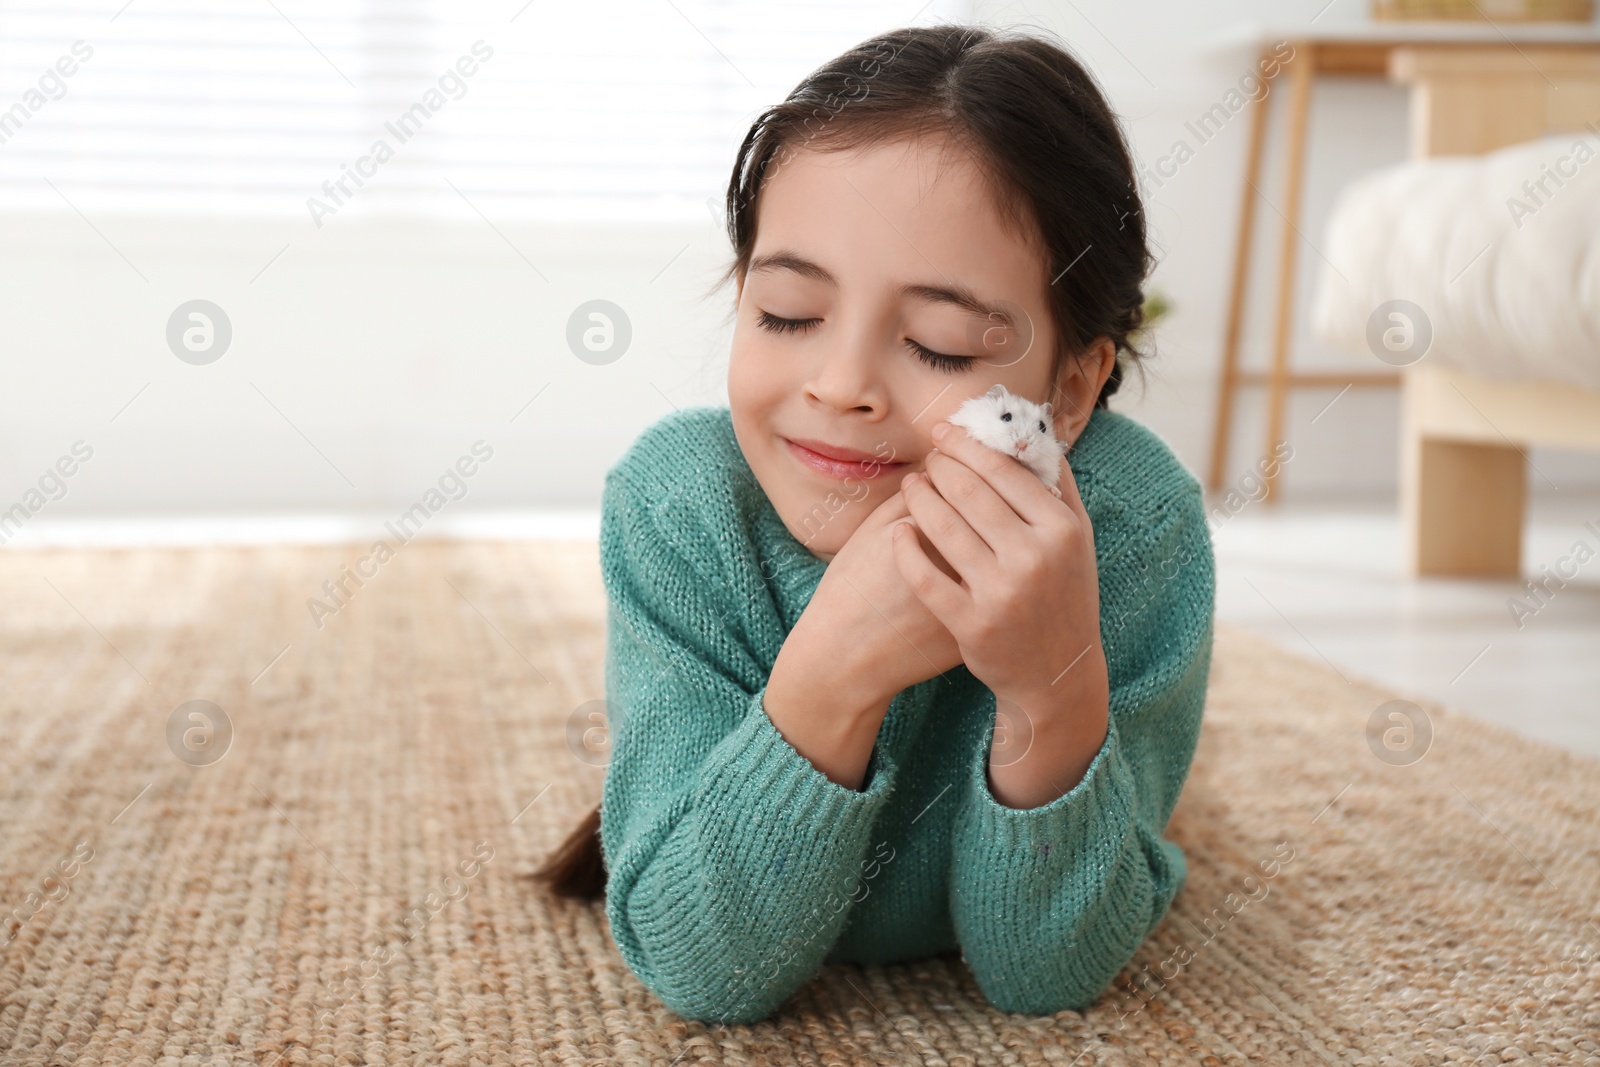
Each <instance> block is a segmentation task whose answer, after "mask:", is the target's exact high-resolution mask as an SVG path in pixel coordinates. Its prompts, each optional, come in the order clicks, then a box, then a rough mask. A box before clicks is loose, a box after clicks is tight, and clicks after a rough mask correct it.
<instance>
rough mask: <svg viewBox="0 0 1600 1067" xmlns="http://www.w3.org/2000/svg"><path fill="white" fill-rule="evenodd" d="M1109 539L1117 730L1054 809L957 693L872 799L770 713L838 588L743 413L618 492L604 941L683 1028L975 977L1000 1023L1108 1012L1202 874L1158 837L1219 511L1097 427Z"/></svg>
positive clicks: (1097, 535)
mask: <svg viewBox="0 0 1600 1067" xmlns="http://www.w3.org/2000/svg"><path fill="white" fill-rule="evenodd" d="M1067 458H1068V461H1069V463H1070V464H1071V466H1072V471H1073V475H1074V477H1075V479H1076V480H1077V485H1078V492H1079V493H1080V494H1081V496H1082V499H1083V503H1084V507H1085V509H1086V510H1087V511H1088V514H1089V518H1090V520H1091V522H1092V523H1093V526H1094V544H1095V556H1096V562H1097V564H1098V567H1099V578H1100V628H1101V639H1102V645H1103V647H1104V650H1105V656H1106V664H1107V667H1108V668H1109V672H1110V682H1111V706H1110V725H1109V728H1108V730H1107V732H1106V739H1105V743H1104V745H1103V746H1102V747H1101V749H1100V751H1099V752H1098V754H1096V756H1095V757H1094V761H1093V762H1092V763H1091V764H1090V765H1089V769H1088V771H1087V773H1086V774H1085V775H1084V778H1083V780H1082V781H1081V782H1079V783H1078V785H1077V786H1075V787H1074V788H1073V789H1072V790H1071V791H1070V792H1068V793H1066V794H1065V795H1063V796H1061V797H1059V798H1058V799H1056V800H1054V801H1052V802H1050V803H1048V804H1045V805H1043V806H1041V807H1037V808H1031V809H1024V810H1019V809H1013V808H1008V807H1005V806H1003V805H1002V804H1000V803H999V802H998V801H996V800H995V799H994V797H993V796H992V795H991V794H990V792H989V788H988V781H987V776H986V761H987V756H988V750H989V740H990V735H991V733H992V731H993V727H994V714H995V708H994V695H993V694H992V693H991V692H990V691H989V690H988V688H987V687H985V686H984V685H983V684H982V683H981V682H979V681H978V680H977V679H976V678H974V677H973V676H972V674H971V672H969V671H968V670H967V668H966V666H965V665H960V666H957V667H955V668H953V669H952V670H950V671H947V672H946V673H945V674H943V675H941V676H939V677H937V678H930V679H928V680H927V681H925V682H921V683H918V684H917V685H914V686H912V687H910V688H908V689H905V690H903V691H901V692H900V693H899V694H898V695H897V696H896V697H895V698H894V700H893V702H892V703H891V704H890V706H889V710H888V714H887V715H886V717H885V719H884V722H883V726H882V728H881V730H880V731H879V734H878V738H877V742H876V744H875V746H874V748H873V751H872V755H871V758H870V761H869V763H868V766H867V777H866V780H865V781H864V782H863V785H862V788H861V789H860V790H853V789H848V788H845V787H843V786H840V785H838V784H836V783H834V782H832V781H830V780H829V779H828V778H827V777H826V776H824V775H823V774H822V773H821V772H820V771H818V770H817V769H816V768H815V767H813V766H812V764H811V763H810V761H808V760H807V759H806V758H805V757H804V756H802V755H801V754H800V753H799V752H797V751H796V750H795V749H794V748H793V747H792V746H791V745H790V744H789V743H788V742H787V741H786V740H784V738H783V735H781V734H780V733H778V731H777V729H776V728H775V727H774V726H773V725H772V720H770V719H769V718H767V715H766V712H765V711H764V710H763V707H762V702H761V701H762V696H763V694H764V693H765V691H766V684H767V679H768V676H769V674H770V672H771V670H772V665H773V663H774V662H775V661H776V659H777V656H778V650H779V649H780V648H781V647H782V645H783V642H784V639H785V637H786V636H787V635H788V633H789V631H790V629H791V628H792V627H793V626H794V623H795V621H796V620H797V619H798V618H799V616H800V613H801V611H802V610H803V609H804V608H805V606H806V603H807V602H808V601H809V600H810V598H811V595H812V593H813V592H814V591H815V590H816V587H817V583H818V582H819V581H820V580H821V578H822V572H823V570H824V569H825V568H826V567H827V564H826V563H824V562H822V561H820V560H818V559H816V558H815V557H814V556H812V555H811V553H810V552H808V551H807V550H806V548H805V547H804V546H803V545H802V544H801V543H800V542H799V541H797V540H796V539H795V538H794V536H793V535H792V534H791V533H789V531H788V529H787V528H786V527H785V526H784V524H783V521H782V519H780V518H779V516H778V514H777V512H776V510H775V509H774V508H773V507H772V504H771V502H770V501H769V500H768V499H767V496H766V494H765V493H764V492H763V491H762V490H761V487H760V484H759V483H758V482H757V481H756V479H755V476H754V474H753V473H752V472H751V470H750V467H749V465H748V464H747V463H746V462H745V459H744V456H743V453H742V452H740V450H739V446H738V442H737V440H736V439H735V437H734V434H733V424H732V419H731V414H730V412H729V410H728V409H727V408H718V407H699V408H688V409H683V410H679V411H676V412H673V413H672V414H669V415H667V416H665V417H664V418H662V419H660V420H659V421H657V422H656V423H654V424H653V425H651V426H650V427H648V428H647V429H646V430H645V432H644V433H643V434H641V435H640V436H639V437H638V439H637V440H636V441H635V442H634V444H633V445H632V446H631V447H630V448H629V449H628V451H627V452H626V454H624V455H623V457H622V458H621V459H620V460H619V461H618V462H617V463H616V464H615V465H614V466H613V467H612V468H611V469H610V471H608V473H607V475H606V481H605V489H604V493H603V499H602V513H601V526H600V565H601V572H602V576H603V579H604V583H605V587H606V591H607V594H608V597H609V605H608V615H607V620H608V626H607V636H606V661H605V680H606V700H607V705H608V709H609V717H610V729H611V745H612V748H611V753H612V758H611V763H610V765H609V766H608V768H607V770H606V779H605V787H604V794H603V798H602V802H601V831H600V832H601V841H602V847H603V852H604V856H605V863H606V868H607V871H608V884H607V888H606V916H607V919H608V920H609V923H610V927H611V933H612V937H613V938H614V939H615V941H616V944H617V948H618V950H619V951H620V952H621V954H622V958H623V960H624V961H625V962H626V963H627V965H628V967H629V968H630V969H631V970H632V971H633V973H634V974H635V975H637V976H638V978H639V979H640V981H642V982H643V983H644V984H645V985H646V986H648V987H649V988H650V989H651V990H653V991H654V992H655V993H656V995H657V996H659V997H660V998H661V1000H662V1001H663V1002H664V1003H665V1004H666V1005H667V1006H668V1007H669V1008H671V1009H672V1010H674V1011H675V1012H677V1013H678V1014H680V1015H682V1016H684V1017H687V1018H692V1019H698V1020H702V1021H705V1022H709V1023H718V1022H727V1023H733V1022H750V1021H754V1020H757V1019H761V1018H764V1017H766V1016H768V1015H770V1014H772V1013H773V1012H774V1011H775V1010H776V1009H777V1008H778V1006H779V1005H780V1004H782V1002H783V1001H784V1000H785V999H786V998H787V997H788V996H789V995H790V994H791V993H792V992H794V990H795V989H797V988H798V987H799V986H800V985H801V984H802V983H803V982H804V981H806V979H808V978H809V977H811V976H812V975H814V974H815V973H816V972H817V970H818V969H819V967H820V966H821V965H822V964H823V963H825V962H835V961H855V962H861V963H883V962H891V961H896V960H908V959H916V958H918V957H924V956H929V955H933V954H938V953H945V952H954V951H957V950H959V951H960V953H961V955H962V956H963V957H964V958H965V960H966V963H967V966H968V967H969V968H970V969H971V971H972V974H973V976H974V977H975V979H976V981H977V983H978V986H979V988H980V989H981V990H982V991H983V994H984V995H985V996H986V997H987V998H988V1000H989V1002H990V1003H991V1004H993V1005H995V1006H996V1007H998V1008H1000V1009H1002V1010H1004V1011H1008V1012H1025V1013H1033V1014H1047V1013H1053V1012H1057V1011H1061V1010H1063V1009H1079V1008H1083V1007H1085V1006H1087V1005H1088V1004H1090V1003H1091V1002H1093V1001H1094V1000H1095V999H1096V997H1097V996H1098V995H1099V994H1100V993H1101V992H1102V991H1103V990H1104V989H1105V988H1106V987H1107V985H1108V984H1109V983H1110V981H1111V979H1112V978H1114V977H1115V976H1116V974H1117V972H1118V971H1119V970H1121V968H1122V967H1123V966H1124V964H1126V963H1127V962H1128V960H1129V959H1130V958H1131V957H1132V955H1133V953H1134V950H1135V949H1136V948H1137V947H1138V946H1139V944H1140V942H1141V941H1143V940H1144V938H1145V937H1146V936H1147V935H1148V934H1149V933H1150V931H1151V930H1152V929H1153V928H1154V927H1155V925H1156V924H1157V923H1158V922H1159V921H1160V920H1161V918H1162V916H1163V915H1164V914H1165V913H1166V910H1167V907H1168V906H1169V904H1170V903H1171V902H1172V898H1173V896H1174V894H1176V893H1177V891H1178V888H1179V887H1180V886H1181V885H1182V884H1183V881H1184V877H1185V874H1186V870H1187V868H1186V866H1185V862H1184V856H1183V852H1182V851H1181V850H1180V849H1179V848H1178V846H1177V845H1175V844H1173V843H1172V842H1171V841H1168V840H1166V839H1165V838H1164V837H1163V836H1162V835H1163V831H1164V829H1165V827H1166V823H1167V819H1168V817H1169V816H1170V815H1171V813H1172V809H1173V806H1174V805H1175V804H1176V803H1177V800H1178V792H1179V790H1180V789H1181V788H1182V786H1183V782H1184V778H1185V777H1186V776H1187V774H1188V770H1189V764H1190V761H1191V759H1192V757H1193V754H1194V748H1195V742H1196V739H1197V737H1198V735H1199V731H1200V717H1201V709H1202V707H1203V705H1204V702H1205V690H1206V677H1207V674H1208V672H1209V669H1210V664H1211V640H1212V620H1213V615H1212V608H1213V601H1214V593H1215V579H1214V572H1213V560H1212V550H1211V539H1210V530H1209V528H1208V526H1207V523H1206V516H1205V509H1204V504H1203V501H1202V498H1201V494H1200V486H1199V483H1198V482H1197V481H1196V480H1195V479H1194V477H1193V476H1192V475H1190V474H1189V473H1188V472H1187V471H1186V470H1185V469H1184V468H1183V467H1182V466H1181V465H1180V464H1179V462H1178V460H1177V459H1176V457H1175V456H1173V454H1172V453H1171V451H1170V450H1169V449H1168V448H1167V446H1166V445H1165V443H1164V442H1162V440H1161V439H1160V438H1159V437H1157V436H1156V435H1155V434H1154V433H1153V432H1151V431H1150V430H1148V429H1147V428H1145V427H1144V426H1142V425H1140V424H1139V423H1137V422H1135V421H1133V420H1132V419H1130V418H1128V417H1127V416H1125V415H1121V414H1118V413H1115V412H1111V411H1109V410H1107V409H1104V408H1097V409H1095V411H1094V413H1093V414H1092V415H1091V417H1090V419H1089V422H1088V425H1087V426H1086V428H1085V429H1084V431H1083V433H1082V434H1080V436H1079V438H1078V440H1077V441H1076V442H1075V443H1074V444H1073V446H1072V450H1071V451H1070V452H1069V453H1068V457H1067Z"/></svg>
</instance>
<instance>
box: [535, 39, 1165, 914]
mask: <svg viewBox="0 0 1600 1067" xmlns="http://www.w3.org/2000/svg"><path fill="white" fill-rule="evenodd" d="M924 135H941V136H944V137H947V138H948V139H949V140H950V141H951V142H952V143H953V145H954V146H955V147H956V148H958V149H961V150H964V151H966V152H967V153H969V154H970V155H971V156H972V158H974V159H975V160H976V161H977V162H978V164H979V169H980V171H981V172H982V174H983V175H984V178H985V180H986V181H987V182H988V186H989V190H990V192H991V193H992V194H993V196H994V199H995V203H996V205H997V206H998V207H999V209H1000V211H1001V214H1002V217H1003V218H1005V219H1006V220H1007V222H1008V223H1009V224H1010V225H1012V226H1014V227H1016V232H1018V233H1020V234H1022V235H1023V236H1024V239H1025V240H1027V241H1028V242H1029V243H1030V244H1031V245H1033V246H1034V247H1038V248H1041V249H1042V251H1043V253H1044V259H1045V262H1046V263H1047V264H1048V265H1049V271H1050V278H1051V284H1050V309H1051V315H1052V317H1053V320H1054V323H1055V326H1056V330H1055V333H1056V337H1057V338H1058V344H1057V346H1056V351H1054V352H1053V353H1051V370H1052V373H1051V380H1052V381H1053V382H1058V377H1057V374H1058V372H1059V370H1060V367H1061V363H1062V360H1063V359H1064V358H1067V357H1071V358H1079V357H1081V356H1082V355H1083V354H1084V353H1085V352H1087V350H1088V349H1089V348H1090V347H1091V346H1093V345H1094V344H1095V343H1096V342H1097V341H1098V340H1099V339H1100V338H1102V337H1104V338H1107V339H1109V340H1110V341H1111V343H1112V344H1113V345H1114V346H1115V348H1116V350H1117V353H1118V355H1117V362H1116V365H1115V367H1114V368H1113V369H1112V371H1111V376H1110V377H1109V378H1107V380H1106V383H1105V385H1104V386H1102V387H1101V390H1100V393H1099V395H1098V396H1097V397H1096V399H1095V406H1096V407H1101V408H1103V407H1106V400H1107V398H1108V397H1110V396H1111V395H1112V394H1113V393H1115V392H1116V391H1117V389H1118V388H1119V387H1120V386H1121V384H1122V370H1123V363H1124V358H1125V357H1126V358H1127V359H1128V360H1131V361H1132V362H1134V363H1136V364H1137V365H1139V366H1140V367H1141V370H1142V361H1143V359H1144V358H1145V355H1144V353H1143V352H1141V351H1140V350H1138V349H1137V348H1136V347H1135V346H1134V343H1133V338H1134V336H1135V335H1136V334H1137V333H1138V331H1139V328H1140V327H1141V326H1142V325H1143V323H1144V296H1143V286H1144V280H1145V277H1146V276H1147V275H1148V274H1149V272H1150V269H1151V267H1152V266H1153V265H1154V261H1153V259H1152V257H1151V255H1150V251H1149V247H1148V245H1147V243H1146V238H1145V220H1144V212H1143V208H1142V205H1141V202H1140V199H1139V193H1138V189H1137V187H1136V185H1135V177H1134V167H1133V161H1132V158H1131V156H1130V154H1129V152H1128V147H1127V145H1126V143H1125V142H1124V140H1123V136H1122V130H1121V125H1120V123H1119V122H1118V120H1117V116H1116V114H1115V113H1114V112H1113V111H1112V110H1111V107H1110V105H1109V104H1107V102H1106V99H1105V96H1104V94H1103V93H1102V92H1101V91H1100V88H1099V86H1098V85H1097V84H1096V83H1095V80H1094V78H1093V77H1092V76H1091V75H1090V74H1089V72H1088V71H1087V70H1086V69H1085V68H1084V67H1083V65H1082V64H1081V63H1079V62H1078V61H1077V59H1075V58H1074V57H1073V56H1072V54H1071V53H1070V52H1069V51H1067V49H1066V48H1065V47H1063V46H1061V45H1059V44H1056V43H1054V42H1052V41H1050V40H1047V39H1045V38H1043V37H1039V36H1032V35H1030V34H1027V33H1022V32H1017V31H1006V30H994V29H988V28H984V27H978V26H967V25H942V26H917V27H906V28H903V29H897V30H891V31H889V32H887V33H883V34H880V35H878V36H877V37H873V38H871V39H869V40H866V41H863V42H862V43H861V44H859V45H857V46H856V47H855V48H852V49H850V50H849V51H848V52H845V53H844V54H843V55H840V56H838V57H837V58H835V59H832V60H830V61H828V62H827V63H824V64H823V65H822V66H820V67H818V68H817V69H816V70H814V71H812V72H811V74H809V75H808V76H807V77H806V78H805V80H804V81H802V82H801V83H800V84H799V85H798V86H796V87H795V89H794V91H793V92H791V93H790V94H789V96H788V98H787V99H785V100H784V101H783V103H781V104H777V105H775V106H773V107H770V108H768V109H767V110H765V111H764V112H762V113H761V114H760V115H759V116H757V118H756V120H755V122H753V123H752V124H751V126H750V130H749V132H748V133H747V134H746V135H745V138H744V142H743V143H742V144H741V145H740V146H739V154H738V157H737V159H736V160H735V162H734V166H733V175H732V177H731V178H730V180H729V182H728V193H727V221H728V236H729V238H730V239H731V241H732V243H733V252H734V257H733V260H732V262H730V263H729V264H728V267H727V269H726V270H725V271H724V272H723V274H722V276H721V277H720V278H719V279H718V281H717V285H716V287H721V286H722V285H725V284H726V283H727V282H728V281H730V280H733V279H735V278H738V279H743V277H744V275H745V271H746V269H747V268H748V266H749V263H750V257H751V252H752V250H753V249H754V247H755V239H756V221H757V213H758V208H759V204H760V196H761V189H762V185H763V183H764V182H765V180H766V179H767V178H768V177H769V176H770V174H771V173H772V171H773V169H774V168H775V167H781V166H782V165H783V163H784V162H785V161H787V160H788V159H789V158H790V157H791V156H792V155H793V154H794V153H795V152H797V151H799V150H801V149H802V148H814V149H817V150H819V151H830V150H843V149H849V148H853V147H858V146H861V145H864V144H874V143H881V142H886V141H894V140H909V139H914V138H917V137H921V136H924ZM1060 406H1061V405H1060V403H1059V400H1058V402H1057V407H1058V408H1059V407H1060ZM599 830H600V809H599V808H598V807H596V808H595V809H594V810H592V811H591V812H590V813H589V814H588V815H587V816H586V817H585V818H584V820H583V822H582V823H581V824H580V825H579V826H578V827H577V828H575V829H574V830H573V832H572V834H571V835H570V836H568V838H567V839H566V841H565V842H563V843H562V845H561V846H560V847H559V848H557V850H556V851H555V852H554V853H552V854H551V856H550V857H549V859H547V860H546V861H545V863H544V865H543V866H542V867H541V868H540V869H539V870H538V872H536V877H537V878H539V879H540V880H542V881H544V882H545V883H546V884H548V885H549V886H550V888H551V889H553V890H554V891H555V892H557V893H559V894H561V895H564V896H574V897H583V898H595V897H598V896H600V895H601V894H603V893H604V892H605V868H604V863H603V859H602V851H601V847H600V835H599Z"/></svg>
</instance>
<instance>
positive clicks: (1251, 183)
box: [1206, 60, 1272, 490]
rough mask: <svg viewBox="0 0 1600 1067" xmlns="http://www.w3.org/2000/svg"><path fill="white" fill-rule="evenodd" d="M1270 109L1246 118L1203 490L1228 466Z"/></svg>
mask: <svg viewBox="0 0 1600 1067" xmlns="http://www.w3.org/2000/svg"><path fill="white" fill-rule="evenodd" d="M1263 62H1265V60H1263ZM1271 106H1272V95H1271V90H1270V88H1269V90H1268V93H1267V95H1265V96H1263V97H1262V98H1261V99H1260V100H1257V101H1256V103H1255V113H1254V114H1253V115H1251V116H1250V144H1249V147H1248V148H1247V149H1246V150H1245V157H1244V189H1243V191H1242V194H1241V197H1240V203H1239V235H1238V239H1237V243H1236V244H1235V245H1234V252H1233V289H1232V291H1231V292H1230V293H1229V294H1228V332H1227V334H1226V335H1224V337H1223V340H1222V380H1221V382H1220V383H1219V385H1218V388H1217V422H1216V426H1215V428H1214V429H1213V430H1212V438H1211V470H1210V473H1209V475H1208V476H1207V478H1206V488H1208V489H1212V490H1217V489H1221V488H1222V479H1223V470H1224V468H1226V467H1227V465H1228V443H1229V441H1230V440H1231V439H1232V437H1233V398H1234V395H1235V393H1236V392H1237V391H1238V388H1239V336H1240V334H1241V333H1242V332H1243V329H1244V308H1245V292H1246V290H1247V288H1248V286H1249V283H1250V244H1251V242H1252V241H1253V240H1254V236H1255V221H1256V185H1257V183H1258V182H1259V181H1260V180H1261V146H1262V145H1263V143H1265V141H1266V129H1267V116H1268V114H1269V113H1270V110H1271Z"/></svg>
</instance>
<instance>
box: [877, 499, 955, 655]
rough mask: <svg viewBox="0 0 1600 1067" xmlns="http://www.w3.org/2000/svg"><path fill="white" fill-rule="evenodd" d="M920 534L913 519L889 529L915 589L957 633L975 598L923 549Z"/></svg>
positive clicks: (902, 574)
mask: <svg viewBox="0 0 1600 1067" xmlns="http://www.w3.org/2000/svg"><path fill="white" fill-rule="evenodd" d="M919 537H920V531H918V529H917V525H916V523H915V522H913V521H911V520H909V519H908V520H904V521H901V522H897V523H895V524H894V527H893V528H892V529H891V530H890V531H889V540H890V547H889V551H890V552H891V553H892V554H893V555H894V564H895V566H896V567H898V568H899V569H900V577H901V578H903V579H905V583H906V585H907V586H908V587H910V589H911V592H912V593H913V594H914V595H915V596H916V598H917V599H918V600H920V601H922V605H923V606H924V607H925V608H927V609H928V610H929V611H931V612H932V613H933V616H934V618H936V619H938V620H939V621H940V622H942V623H943V624H944V626H945V629H947V630H949V631H950V632H951V633H952V634H954V633H956V632H957V627H959V626H960V620H961V619H963V618H965V617H967V615H968V614H970V612H971V606H972V598H971V597H970V596H969V595H968V594H967V591H966V590H965V589H963V588H961V586H960V584H959V583H957V582H956V581H955V580H954V579H953V578H951V577H950V576H949V575H947V574H945V573H944V571H941V570H940V569H939V568H938V567H935V566H934V565H933V561H932V560H930V559H929V558H928V555H927V553H926V552H924V551H923V550H922V542H921V540H920V539H919Z"/></svg>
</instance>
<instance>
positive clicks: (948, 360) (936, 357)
mask: <svg viewBox="0 0 1600 1067" xmlns="http://www.w3.org/2000/svg"><path fill="white" fill-rule="evenodd" d="M906 344H908V345H910V346H911V350H912V351H913V352H915V353H916V354H917V358H918V359H920V360H922V362H924V363H926V364H928V365H929V366H930V367H938V368H939V369H940V370H946V371H964V370H971V369H972V368H973V367H975V366H977V364H978V357H977V356H947V355H945V354H944V353H942V352H935V351H934V350H933V349H931V348H929V347H927V346H926V345H922V344H918V343H917V342H916V341H913V340H912V339H911V338H909V337H907V338H906Z"/></svg>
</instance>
